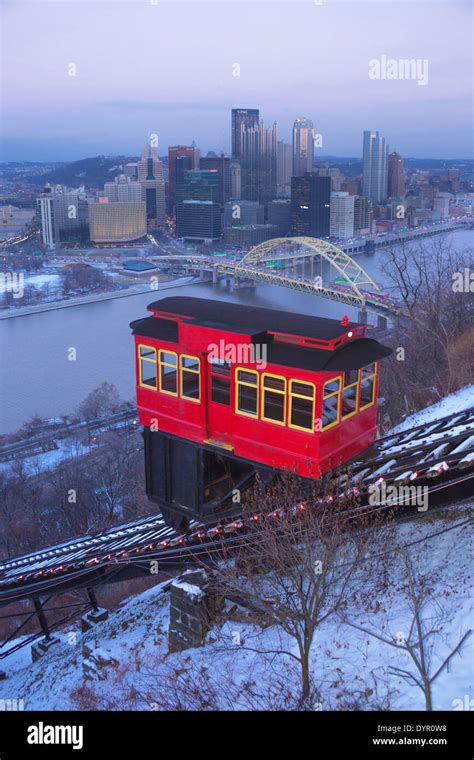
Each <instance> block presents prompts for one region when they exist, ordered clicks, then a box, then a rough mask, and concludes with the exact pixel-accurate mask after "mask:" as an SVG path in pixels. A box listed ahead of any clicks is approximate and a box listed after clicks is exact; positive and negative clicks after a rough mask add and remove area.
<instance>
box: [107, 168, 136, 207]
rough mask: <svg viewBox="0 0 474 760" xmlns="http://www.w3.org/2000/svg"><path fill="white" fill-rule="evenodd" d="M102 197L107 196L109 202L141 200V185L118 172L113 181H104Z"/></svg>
mask: <svg viewBox="0 0 474 760" xmlns="http://www.w3.org/2000/svg"><path fill="white" fill-rule="evenodd" d="M101 195H102V197H105V198H108V199H109V201H110V202H111V203H114V202H118V201H141V199H142V186H141V184H140V183H139V182H135V181H134V180H131V179H130V178H129V177H127V176H126V175H125V174H119V175H118V176H117V177H115V180H114V181H113V182H105V184H104V192H103V193H101Z"/></svg>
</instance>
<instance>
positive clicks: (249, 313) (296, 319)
mask: <svg viewBox="0 0 474 760" xmlns="http://www.w3.org/2000/svg"><path fill="white" fill-rule="evenodd" d="M148 309H150V310H151V311H163V312H168V313H169V314H176V316H184V317H192V318H193V320H194V321H195V322H196V323H197V324H202V325H204V324H207V325H209V326H211V325H212V326H213V327H216V328H217V327H221V328H228V329H229V330H230V332H232V331H233V330H235V332H241V333H248V332H251V333H253V332H262V331H263V330H271V331H272V332H280V333H287V334H290V335H298V336H304V337H307V338H316V339H321V340H332V339H334V338H337V337H338V336H339V335H342V334H343V333H345V332H347V330H348V329H350V328H351V327H352V328H353V327H357V326H358V325H359V323H357V322H350V323H349V324H348V325H347V326H343V325H341V323H340V321H339V320H337V319H327V318H326V317H313V316H312V315H310V314H295V313H293V312H291V311H282V310H278V311H277V310H276V309H263V308H261V307H260V306H249V305H247V304H242V303H229V302H225V301H214V300H210V299H206V298H192V297H189V296H170V297H167V298H162V299H160V300H159V301H154V303H151V304H150V305H149V306H148ZM249 328H250V330H249Z"/></svg>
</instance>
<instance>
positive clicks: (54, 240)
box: [37, 184, 89, 249]
mask: <svg viewBox="0 0 474 760" xmlns="http://www.w3.org/2000/svg"><path fill="white" fill-rule="evenodd" d="M37 207H38V212H39V216H40V220H41V236H42V241H43V245H44V246H46V248H49V249H53V248H55V247H56V245H57V244H58V243H59V242H60V241H61V240H72V239H81V240H87V239H88V236H89V221H88V213H87V212H88V209H87V202H86V195H85V191H84V188H83V187H82V188H79V189H78V190H68V189H67V188H66V187H64V186H63V185H55V186H54V187H52V186H51V185H49V184H47V185H46V186H45V187H44V188H43V190H42V192H41V194H40V195H39V197H38V198H37Z"/></svg>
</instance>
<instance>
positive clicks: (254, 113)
mask: <svg viewBox="0 0 474 760" xmlns="http://www.w3.org/2000/svg"><path fill="white" fill-rule="evenodd" d="M259 119H260V112H259V110H258V108H233V109H232V158H240V156H241V155H242V144H241V132H242V126H245V127H256V126H258V123H259Z"/></svg>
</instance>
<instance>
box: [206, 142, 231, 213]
mask: <svg viewBox="0 0 474 760" xmlns="http://www.w3.org/2000/svg"><path fill="white" fill-rule="evenodd" d="M199 163H200V168H201V169H213V170H214V171H217V173H218V175H219V203H220V204H221V206H224V203H226V202H227V201H228V200H229V199H230V197H231V194H230V191H231V184H230V158H229V156H226V155H224V153H221V154H220V155H219V156H216V155H207V156H202V157H201V160H200V162H199Z"/></svg>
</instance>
